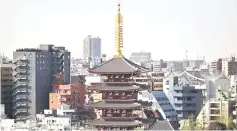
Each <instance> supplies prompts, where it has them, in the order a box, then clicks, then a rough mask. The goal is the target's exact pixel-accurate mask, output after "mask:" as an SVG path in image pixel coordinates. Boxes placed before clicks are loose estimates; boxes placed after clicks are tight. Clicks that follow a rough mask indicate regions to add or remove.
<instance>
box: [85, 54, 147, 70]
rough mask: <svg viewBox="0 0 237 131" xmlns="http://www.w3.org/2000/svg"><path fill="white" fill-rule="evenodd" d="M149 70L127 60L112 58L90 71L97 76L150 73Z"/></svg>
mask: <svg viewBox="0 0 237 131" xmlns="http://www.w3.org/2000/svg"><path fill="white" fill-rule="evenodd" d="M148 71H149V69H147V68H144V67H142V66H139V65H137V64H135V63H133V62H132V61H130V60H128V59H126V58H124V57H123V58H112V59H110V60H109V61H107V62H105V63H103V64H101V65H100V66H97V67H94V68H91V69H89V72H91V73H97V74H127V73H135V72H148Z"/></svg>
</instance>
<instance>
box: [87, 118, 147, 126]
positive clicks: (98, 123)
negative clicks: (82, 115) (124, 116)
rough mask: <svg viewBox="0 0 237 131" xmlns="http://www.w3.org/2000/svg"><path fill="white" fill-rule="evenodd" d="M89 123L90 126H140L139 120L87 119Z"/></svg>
mask: <svg viewBox="0 0 237 131" xmlns="http://www.w3.org/2000/svg"><path fill="white" fill-rule="evenodd" d="M88 124H89V125H92V126H116V127H133V126H141V125H142V122H140V121H105V120H103V119H99V120H93V121H88Z"/></svg>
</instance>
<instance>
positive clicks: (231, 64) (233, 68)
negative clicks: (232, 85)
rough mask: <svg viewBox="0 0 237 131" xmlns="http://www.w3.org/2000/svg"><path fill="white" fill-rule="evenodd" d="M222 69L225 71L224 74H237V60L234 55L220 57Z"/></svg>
mask: <svg viewBox="0 0 237 131" xmlns="http://www.w3.org/2000/svg"><path fill="white" fill-rule="evenodd" d="M222 71H223V72H225V75H226V76H231V75H236V74H237V61H236V60H235V57H230V58H226V59H222Z"/></svg>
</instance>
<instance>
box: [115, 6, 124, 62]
mask: <svg viewBox="0 0 237 131" xmlns="http://www.w3.org/2000/svg"><path fill="white" fill-rule="evenodd" d="M115 41H116V44H117V55H116V57H117V58H122V57H123V53H122V50H121V48H123V16H122V15H121V13H120V3H119V4H118V14H117V16H116V32H115Z"/></svg>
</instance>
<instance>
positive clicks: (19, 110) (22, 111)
mask: <svg viewBox="0 0 237 131" xmlns="http://www.w3.org/2000/svg"><path fill="white" fill-rule="evenodd" d="M27 112H28V111H27V109H17V110H16V111H15V113H14V115H17V114H18V113H27Z"/></svg>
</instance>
